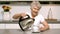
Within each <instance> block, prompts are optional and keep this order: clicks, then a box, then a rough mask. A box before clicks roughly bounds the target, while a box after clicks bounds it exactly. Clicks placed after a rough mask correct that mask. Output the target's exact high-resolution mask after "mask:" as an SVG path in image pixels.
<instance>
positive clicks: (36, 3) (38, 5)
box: [30, 1, 41, 8]
mask: <svg viewBox="0 0 60 34" xmlns="http://www.w3.org/2000/svg"><path fill="white" fill-rule="evenodd" d="M34 6H37V7H39V8H41V4H40V2H39V1H33V2H32V3H31V6H30V7H31V8H33V7H34Z"/></svg>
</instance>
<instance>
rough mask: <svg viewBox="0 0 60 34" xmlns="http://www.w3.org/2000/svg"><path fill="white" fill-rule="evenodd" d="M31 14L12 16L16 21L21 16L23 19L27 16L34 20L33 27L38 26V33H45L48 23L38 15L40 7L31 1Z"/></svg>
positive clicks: (37, 3) (36, 2)
mask: <svg viewBox="0 0 60 34" xmlns="http://www.w3.org/2000/svg"><path fill="white" fill-rule="evenodd" d="M30 9H31V13H30V14H29V13H20V14H15V15H14V16H13V18H14V19H18V18H20V17H21V16H22V17H24V16H26V15H27V14H28V15H29V16H30V17H31V18H34V19H35V21H34V24H33V25H34V26H38V28H39V29H40V31H45V30H47V29H49V25H48V23H47V22H46V21H45V19H44V17H43V16H42V15H41V14H38V12H39V10H40V9H41V5H40V3H39V2H38V1H33V2H32V3H31V8H30ZM40 23H42V24H43V26H44V27H40V25H39V24H40Z"/></svg>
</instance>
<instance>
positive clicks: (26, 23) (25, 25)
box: [18, 15, 34, 31]
mask: <svg viewBox="0 0 60 34" xmlns="http://www.w3.org/2000/svg"><path fill="white" fill-rule="evenodd" d="M26 16H27V18H24V19H22V18H23V17H20V18H19V23H18V24H19V26H20V28H21V30H22V31H26V30H28V29H29V28H30V27H31V26H32V25H33V23H34V19H32V18H30V16H29V15H26Z"/></svg>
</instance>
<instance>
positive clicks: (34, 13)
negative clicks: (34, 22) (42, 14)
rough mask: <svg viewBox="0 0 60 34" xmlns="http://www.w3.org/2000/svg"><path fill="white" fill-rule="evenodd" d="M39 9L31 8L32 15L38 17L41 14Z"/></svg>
mask: <svg viewBox="0 0 60 34" xmlns="http://www.w3.org/2000/svg"><path fill="white" fill-rule="evenodd" d="M39 9H40V8H39V7H37V6H34V7H33V8H31V11H32V14H33V15H37V14H38V12H39Z"/></svg>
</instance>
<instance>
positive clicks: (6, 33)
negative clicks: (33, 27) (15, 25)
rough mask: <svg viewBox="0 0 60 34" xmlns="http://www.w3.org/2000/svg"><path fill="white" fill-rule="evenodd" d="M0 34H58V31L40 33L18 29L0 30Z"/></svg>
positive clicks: (59, 31)
mask: <svg viewBox="0 0 60 34" xmlns="http://www.w3.org/2000/svg"><path fill="white" fill-rule="evenodd" d="M0 34H60V29H50V30H47V31H44V32H40V33H32V32H31V31H25V32H23V31H21V30H20V29H0Z"/></svg>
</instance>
